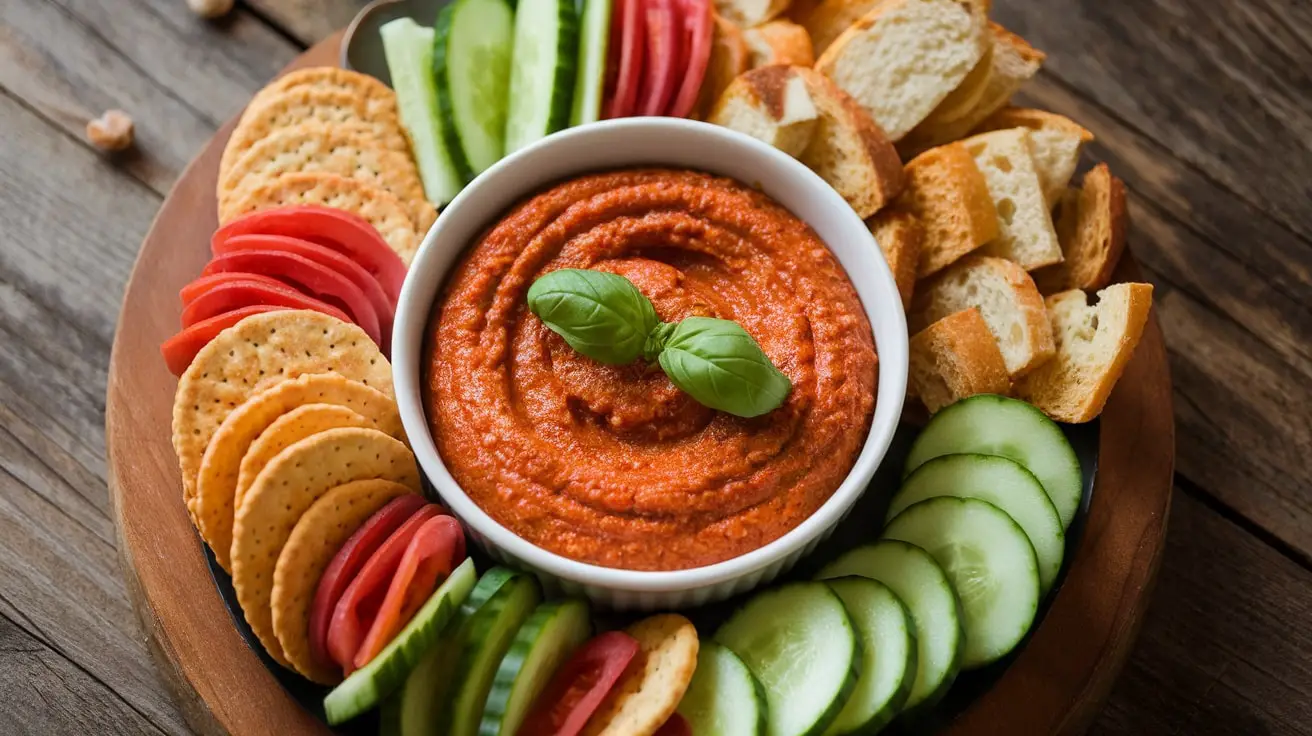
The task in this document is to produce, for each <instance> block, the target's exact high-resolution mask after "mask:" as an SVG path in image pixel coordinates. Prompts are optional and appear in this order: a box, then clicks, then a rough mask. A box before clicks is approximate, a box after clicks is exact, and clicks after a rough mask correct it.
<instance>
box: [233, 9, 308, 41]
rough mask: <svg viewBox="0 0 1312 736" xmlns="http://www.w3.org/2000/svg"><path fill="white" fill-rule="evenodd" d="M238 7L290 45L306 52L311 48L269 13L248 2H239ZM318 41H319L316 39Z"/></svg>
mask: <svg viewBox="0 0 1312 736" xmlns="http://www.w3.org/2000/svg"><path fill="white" fill-rule="evenodd" d="M236 7H238V8H241V9H242V10H244V11H246V12H247V13H250V14H251V15H253V16H255V18H257V19H258V20H259V21H260V22H261V23H263V24H264V25H266V26H268V28H269V30H271V31H273V32H274V33H276V34H278V35H279V36H281V37H283V38H284V39H285V40H286V41H287V42H288V43H290V44H291V45H293V46H295V47H296V48H297V50H299V51H305V50H306V49H308V48H310V44H309V43H306V42H305V41H303V40H302V39H300V38H297V37H296V35H295V34H293V33H292V32H291V31H290V30H288V29H287V28H285V27H284V26H283V25H282V24H281V23H279V22H277V21H275V20H274V19H273V18H272V17H271V16H270V15H269V14H268V13H266V12H264V11H263V10H261V9H260V8H258V7H256V6H254V5H251V4H250V3H249V2H247V0H237V4H236ZM316 40H317V39H316Z"/></svg>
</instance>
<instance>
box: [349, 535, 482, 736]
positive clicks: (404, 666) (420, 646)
mask: <svg viewBox="0 0 1312 736" xmlns="http://www.w3.org/2000/svg"><path fill="white" fill-rule="evenodd" d="M474 574H475V573H474V561H473V560H465V561H464V562H463V563H461V564H460V566H459V567H457V568H456V569H455V570H454V571H452V573H451V575H450V576H448V577H447V579H446V580H445V581H444V582H443V583H442V584H441V585H440V586H438V588H437V590H435V591H433V595H431V596H429V598H428V601H427V602H426V603H424V605H423V607H422V608H420V609H419V611H418V612H417V613H415V616H414V618H412V619H410V623H408V624H406V626H405V628H403V629H401V631H400V632H399V633H397V635H396V638H394V639H392V642H391V643H390V644H388V645H387V646H386V647H384V648H383V651H381V652H379V653H378V656H376V657H374V658H373V660H371V661H370V662H369V664H366V665H365V666H364V667H361V668H360V669H358V670H356V671H355V672H353V673H351V676H350V677H348V678H346V679H345V680H344V681H342V684H340V685H338V686H337V687H335V688H333V690H332V692H330V693H328V696H327V697H326V698H324V700H323V710H324V715H325V717H326V718H327V719H328V724H329V725H333V726H335V725H337V724H339V723H344V722H346V721H349V720H351V719H352V718H355V717H356V716H358V715H360V714H361V713H363V712H365V711H367V710H369V709H370V708H373V707H374V706H375V705H377V704H378V703H379V702H380V701H381V700H382V699H383V698H385V697H387V696H388V695H389V694H391V693H392V691H394V690H396V689H397V688H398V687H400V686H401V684H402V683H403V682H405V680H406V678H407V677H408V676H409V675H410V672H411V670H413V669H414V668H415V665H417V664H419V661H420V660H421V659H423V658H424V657H425V656H426V655H428V654H429V652H430V651H431V650H432V648H433V645H434V644H436V643H437V641H438V637H440V636H441V634H442V630H443V628H444V627H445V626H446V624H447V622H448V621H450V620H451V619H452V618H453V617H454V614H455V613H456V609H457V608H459V607H460V604H461V603H462V602H464V600H465V598H467V597H468V596H469V592H470V590H471V589H472V588H473V587H474Z"/></svg>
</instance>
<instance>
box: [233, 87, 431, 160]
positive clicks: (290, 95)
mask: <svg viewBox="0 0 1312 736" xmlns="http://www.w3.org/2000/svg"><path fill="white" fill-rule="evenodd" d="M310 121H314V122H319V123H324V124H327V125H341V124H343V123H358V124H360V125H365V126H368V127H369V129H370V130H371V131H372V132H373V133H374V135H376V136H377V137H378V140H379V142H380V144H381V145H383V146H384V147H386V148H390V149H392V150H394V151H398V152H400V153H404V154H407V155H408V154H409V152H410V144H409V142H408V141H407V139H406V137H405V133H403V132H402V130H401V121H400V119H399V118H397V116H396V114H395V113H394V112H379V111H377V110H374V111H371V110H370V108H369V102H368V100H367V99H365V98H364V97H362V96H360V95H357V94H354V93H352V92H349V91H345V90H341V89H332V88H325V89H321V88H318V87H313V86H302V87H294V88H292V89H289V90H286V91H285V92H279V93H278V94H276V95H273V96H270V97H268V98H266V99H265V100H264V101H263V102H261V103H260V104H258V105H256V104H254V103H252V104H251V105H250V106H249V107H247V108H246V112H245V113H244V114H243V115H242V116H241V120H240V121H239V122H238V123H237V127H236V128H233V131H232V135H231V136H230V137H229V138H228V142H227V144H226V145H225V146H224V148H223V156H222V157H221V158H220V159H219V181H223V180H224V179H226V178H227V175H228V172H229V171H230V170H231V169H232V167H233V166H234V165H235V164H236V163H237V161H238V160H239V159H240V158H241V157H242V154H244V153H246V152H247V151H248V150H250V149H251V147H252V146H254V145H255V144H256V143H258V142H259V141H261V140H263V139H265V138H268V137H269V136H270V135H273V132H274V131H276V130H279V129H282V128H290V127H293V126H295V125H300V124H301V123H306V122H310Z"/></svg>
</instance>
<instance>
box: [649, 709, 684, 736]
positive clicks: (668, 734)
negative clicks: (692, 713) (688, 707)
mask: <svg viewBox="0 0 1312 736" xmlns="http://www.w3.org/2000/svg"><path fill="white" fill-rule="evenodd" d="M654 736H692V726H689V725H688V721H687V719H685V718H684V717H683V716H681V715H679V714H678V713H675V714H673V715H671V716H670V717H669V719H668V720H666V721H665V723H662V724H661V727H660V728H658V729H656V733H655V734H654Z"/></svg>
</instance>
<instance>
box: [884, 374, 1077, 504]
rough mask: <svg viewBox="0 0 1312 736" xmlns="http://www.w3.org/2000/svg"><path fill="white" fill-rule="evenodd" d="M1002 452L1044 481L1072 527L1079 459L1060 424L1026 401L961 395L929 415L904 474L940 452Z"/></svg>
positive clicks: (939, 454)
mask: <svg viewBox="0 0 1312 736" xmlns="http://www.w3.org/2000/svg"><path fill="white" fill-rule="evenodd" d="M968 452H969V453H979V454H982V455H1001V456H1002V457H1005V458H1010V459H1012V460H1015V461H1016V462H1018V463H1020V464H1021V465H1024V466H1025V467H1026V468H1027V469H1028V470H1029V471H1030V472H1031V473H1033V474H1034V476H1035V477H1036V478H1038V479H1039V482H1040V483H1042V484H1043V490H1044V491H1046V492H1047V494H1048V498H1050V499H1052V505H1053V506H1056V507H1057V514H1058V515H1059V516H1060V517H1061V524H1062V527H1063V528H1070V525H1071V521H1072V520H1073V519H1074V518H1075V512H1076V511H1078V510H1079V508H1080V499H1081V497H1082V496H1083V495H1084V487H1083V483H1082V481H1081V479H1080V460H1079V458H1077V457H1076V456H1075V450H1074V449H1072V448H1071V445H1070V443H1069V442H1067V441H1066V435H1064V434H1062V432H1061V427H1058V426H1057V423H1056V422H1054V421H1052V420H1051V419H1049V418H1048V417H1047V415H1045V414H1044V413H1043V412H1041V411H1039V410H1038V409H1036V408H1034V407H1033V406H1030V405H1029V404H1027V403H1025V402H1024V401H1017V400H1016V399H1009V398H1007V397H1005V396H996V395H993V394H981V395H979V396H972V397H970V398H968V399H962V400H961V401H958V402H957V403H955V404H953V405H951V406H949V407H947V408H945V409H943V410H941V411H939V413H937V414H935V415H934V418H933V419H931V420H930V422H929V424H928V425H927V426H926V427H925V429H924V431H923V432H921V433H920V436H919V437H917V438H916V441H915V443H914V444H913V445H912V446H911V452H910V453H909V454H908V455H907V464H906V469H905V470H904V471H903V477H905V476H907V475H910V474H911V472H912V471H914V470H915V469H916V468H918V467H920V466H921V465H924V464H925V463H926V462H928V461H929V460H931V459H933V458H936V457H939V456H941V455H956V454H960V453H968Z"/></svg>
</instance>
